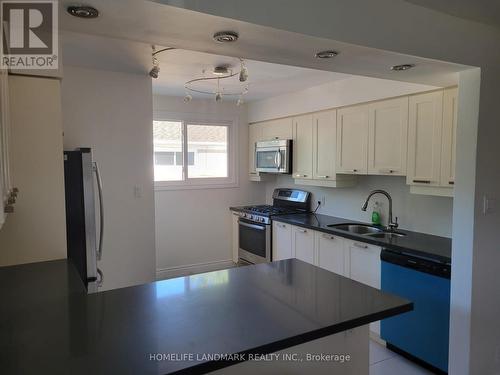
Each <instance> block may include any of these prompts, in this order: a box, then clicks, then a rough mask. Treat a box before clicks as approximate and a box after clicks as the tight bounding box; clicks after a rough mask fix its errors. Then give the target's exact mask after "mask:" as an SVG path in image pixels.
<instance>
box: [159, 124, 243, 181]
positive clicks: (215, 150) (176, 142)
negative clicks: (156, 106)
mask: <svg viewBox="0 0 500 375" xmlns="http://www.w3.org/2000/svg"><path fill="white" fill-rule="evenodd" d="M230 133H231V124H229V123H211V122H210V123H209V122H194V121H170V120H155V121H153V138H154V178H155V186H156V187H170V186H196V185H203V186H206V185H217V186H218V185H227V184H234V183H235V181H234V175H235V173H234V171H233V170H232V168H234V163H232V162H231V160H230V159H231V158H230V152H229V151H230V149H231V147H230V143H231V142H230V140H231V138H230Z"/></svg>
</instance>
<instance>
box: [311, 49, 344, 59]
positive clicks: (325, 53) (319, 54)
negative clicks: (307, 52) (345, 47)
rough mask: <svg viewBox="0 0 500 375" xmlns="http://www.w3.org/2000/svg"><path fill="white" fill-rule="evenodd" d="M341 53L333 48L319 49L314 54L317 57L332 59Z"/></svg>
mask: <svg viewBox="0 0 500 375" xmlns="http://www.w3.org/2000/svg"><path fill="white" fill-rule="evenodd" d="M338 54H339V53H338V52H337V51H333V50H327V51H319V52H317V53H316V55H314V56H315V57H316V58H317V59H331V58H334V57H335V56H337V55H338Z"/></svg>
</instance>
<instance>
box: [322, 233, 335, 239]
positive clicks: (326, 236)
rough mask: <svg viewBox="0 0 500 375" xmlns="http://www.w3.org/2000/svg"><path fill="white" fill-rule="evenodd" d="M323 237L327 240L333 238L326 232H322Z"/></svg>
mask: <svg viewBox="0 0 500 375" xmlns="http://www.w3.org/2000/svg"><path fill="white" fill-rule="evenodd" d="M323 238H325V239H327V240H334V239H335V237H334V236H332V235H329V234H326V233H323Z"/></svg>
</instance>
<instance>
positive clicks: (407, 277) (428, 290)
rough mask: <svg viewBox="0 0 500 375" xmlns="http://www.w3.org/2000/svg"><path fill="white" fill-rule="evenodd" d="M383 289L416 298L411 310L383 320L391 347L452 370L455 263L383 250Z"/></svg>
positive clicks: (382, 331)
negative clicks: (450, 338) (450, 339)
mask: <svg viewBox="0 0 500 375" xmlns="http://www.w3.org/2000/svg"><path fill="white" fill-rule="evenodd" d="M380 258H381V260H382V290H383V291H384V292H388V293H392V294H395V295H398V296H401V297H403V298H406V299H408V300H410V301H412V302H413V304H414V309H413V311H411V312H408V313H405V314H401V315H398V316H395V317H392V318H388V319H385V320H382V322H381V327H380V336H381V337H382V339H383V340H385V341H386V343H387V347H388V348H389V349H391V350H393V351H395V352H398V353H400V354H402V355H404V356H406V357H407V358H410V359H412V360H414V361H416V362H417V363H420V364H422V365H424V366H426V367H428V368H430V369H431V370H433V371H434V372H437V373H447V371H448V334H449V323H450V274H451V265H450V264H444V263H440V262H438V261H433V260H429V259H422V258H419V257H415V256H412V255H409V254H402V253H399V252H393V251H391V250H385V249H384V250H383V251H382V252H381V254H380Z"/></svg>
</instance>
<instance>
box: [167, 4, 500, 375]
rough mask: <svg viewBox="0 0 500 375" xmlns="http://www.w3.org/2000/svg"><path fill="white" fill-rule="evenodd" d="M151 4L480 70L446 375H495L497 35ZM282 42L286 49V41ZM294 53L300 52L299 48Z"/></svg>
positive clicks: (464, 122) (434, 16) (499, 286)
mask: <svg viewBox="0 0 500 375" xmlns="http://www.w3.org/2000/svg"><path fill="white" fill-rule="evenodd" d="M157 1H159V2H162V3H165V4H170V5H175V6H180V7H183V8H187V9H190V10H194V11H196V12H202V13H208V14H212V15H216V16H220V17H225V18H227V19H237V20H241V21H244V22H247V23H251V24H257V25H262V26H269V27H274V28H277V29H281V30H286V31H291V32H295V33H299V34H307V35H310V36H315V37H318V38H323V39H322V40H338V41H342V42H346V43H353V44H357V45H361V46H367V47H373V48H379V49H384V50H389V51H395V52H399V53H402V54H408V55H413V56H423V57H427V58H432V59H438V60H443V61H451V62H455V63H460V64H466V65H470V66H476V67H480V68H481V101H480V103H479V105H478V106H477V105H470V106H460V105H459V113H458V130H457V144H458V149H457V152H458V154H457V171H456V184H455V195H456V197H457V199H455V203H454V205H455V207H454V217H455V220H454V223H453V230H452V232H453V237H454V238H456V239H457V241H453V256H452V263H453V269H452V287H451V289H452V292H451V294H452V296H451V305H452V316H451V320H452V321H451V326H450V329H451V335H450V337H451V341H450V366H449V372H450V373H451V374H485V375H486V374H498V373H499V371H500V355H499V353H500V325H499V324H498V313H499V311H500V299H498V298H496V296H498V295H500V283H498V274H499V271H500V251H498V228H499V227H500V210H499V209H498V206H497V208H496V209H494V210H492V211H491V212H489V213H487V214H486V215H485V214H484V213H483V212H482V209H481V205H482V201H483V197H484V195H488V196H490V197H491V198H494V199H496V200H497V202H498V200H499V199H500V195H499V194H500V169H499V168H498V165H497V164H498V159H499V158H500V149H499V148H498V139H500V127H498V103H499V102H500V49H499V48H498V46H499V45H500V31H499V30H498V28H495V27H492V26H489V25H483V24H480V23H476V22H472V21H467V20H463V19H460V18H457V17H453V16H449V15H446V14H443V13H440V12H436V11H433V10H429V9H426V8H423V7H420V6H416V5H413V4H410V3H408V2H406V1H401V0H379V1H371V0H315V1H313V2H311V4H308V6H304V2H303V1H299V0H289V1H287V2H286V12H284V11H283V2H269V1H264V0H256V1H252V2H248V1H244V0H234V1H232V2H231V6H227V3H226V2H225V1H224V0H214V1H210V2H206V1H205V2H199V1H198V2H178V1H176V0H157ZM477 6H480V5H479V4H478V5H477ZM262 9H265V11H262ZM264 35H266V34H264ZM262 38H265V36H263V37H262ZM256 42H258V41H256ZM282 44H283V45H286V40H283V41H282ZM464 46H466V48H464ZM291 48H297V49H299V48H300V46H293V47H291ZM345 73H349V71H346V72H345ZM474 74H476V75H477V73H473V74H472V75H474ZM469 78H470V77H465V76H463V75H461V77H460V87H461V90H460V91H461V93H460V94H459V103H460V104H462V103H464V104H465V103H466V102H465V100H466V98H467V99H469V102H470V101H471V100H472V101H473V102H476V101H475V100H474V99H475V98H473V95H477V93H478V91H479V83H478V77H473V78H472V79H469ZM466 91H468V93H465V92H466ZM469 93H471V94H473V95H472V96H471V95H469ZM476 104H477V103H476ZM477 115H479V117H478V116H477ZM477 120H478V121H477ZM476 134H477V148H476ZM475 155H476V158H475V157H474V156H475ZM472 181H475V184H473V183H472ZM471 244H473V246H471ZM471 260H473V261H471Z"/></svg>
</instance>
